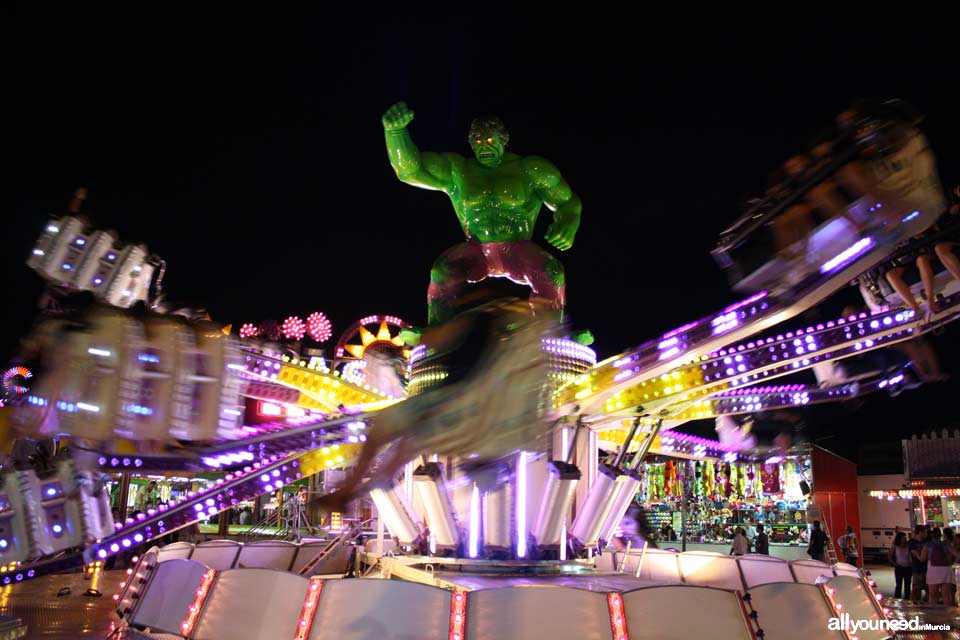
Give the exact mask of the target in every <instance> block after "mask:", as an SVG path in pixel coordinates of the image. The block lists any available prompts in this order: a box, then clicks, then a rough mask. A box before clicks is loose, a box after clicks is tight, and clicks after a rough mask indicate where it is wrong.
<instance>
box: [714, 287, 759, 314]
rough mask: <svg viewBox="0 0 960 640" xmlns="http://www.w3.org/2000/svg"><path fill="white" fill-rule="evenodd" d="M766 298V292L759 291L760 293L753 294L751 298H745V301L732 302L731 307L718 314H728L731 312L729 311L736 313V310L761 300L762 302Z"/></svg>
mask: <svg viewBox="0 0 960 640" xmlns="http://www.w3.org/2000/svg"><path fill="white" fill-rule="evenodd" d="M766 297H767V292H766V291H761V292H760V293H755V294H753V295H752V296H750V297H749V298H747V299H746V300H741V301H740V302H734V303H733V304H732V305H730V306H729V307H727V308H726V309H724V310H723V311H721V312H720V313H721V314H724V313H729V312H731V311H736V310H737V309H739V308H740V307H745V306H747V305H748V304H753V303H754V302H760V301H761V300H763V299H764V298H766Z"/></svg>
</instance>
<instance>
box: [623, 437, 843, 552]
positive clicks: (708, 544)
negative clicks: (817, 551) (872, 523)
mask: <svg viewBox="0 0 960 640" xmlns="http://www.w3.org/2000/svg"><path fill="white" fill-rule="evenodd" d="M651 450H652V451H653V452H654V453H652V454H650V455H648V456H647V458H646V459H645V460H644V462H643V463H642V464H641V465H640V468H639V471H640V472H641V473H640V475H641V476H642V478H643V481H642V483H641V486H640V491H639V492H638V495H637V497H636V501H637V502H638V503H639V504H641V505H642V506H643V507H644V510H645V512H646V515H647V519H648V524H649V526H650V528H651V529H652V530H653V531H654V532H655V535H656V538H657V540H658V543H659V544H660V546H661V547H662V546H668V547H669V546H676V548H678V549H680V548H681V547H682V546H683V543H684V542H685V543H686V550H688V551H716V552H721V553H728V552H729V550H730V545H731V542H732V540H733V536H734V533H735V531H736V529H737V528H738V527H742V528H743V529H744V530H745V531H746V533H747V537H748V538H751V539H752V538H754V537H756V535H757V528H756V527H757V525H763V527H764V530H765V531H766V533H767V534H768V535H769V538H770V554H771V555H773V556H777V557H781V558H783V559H786V560H795V559H802V558H807V553H806V549H807V545H808V543H809V531H810V525H811V523H812V522H813V521H814V520H820V521H821V524H822V525H823V526H824V528H825V529H826V531H827V534H828V535H829V536H830V538H831V540H833V541H834V543H835V540H836V538H837V537H839V536H840V535H841V534H842V533H843V532H844V531H845V530H846V527H847V526H852V527H854V530H859V513H858V507H857V504H858V502H857V484H856V465H855V464H854V463H852V462H850V461H848V460H845V459H843V458H840V457H839V456H837V455H835V454H833V453H831V452H829V451H827V450H826V449H823V448H821V447H818V446H815V445H809V444H804V445H799V446H796V447H793V448H792V449H790V450H788V451H786V452H785V453H783V454H782V455H779V454H778V455H773V454H770V453H767V454H762V453H760V452H759V451H758V450H746V451H734V450H732V447H727V446H726V445H724V444H723V443H720V442H718V441H715V440H708V439H706V438H700V437H698V436H693V435H689V434H685V433H680V432H677V431H668V432H665V433H663V434H662V435H660V436H658V437H657V439H656V440H655V442H654V445H653V447H652V448H651ZM685 499H686V500H685ZM684 534H686V535H685V536H684ZM684 537H685V538H686V540H685V541H684ZM670 543H675V544H674V545H671V544H670Z"/></svg>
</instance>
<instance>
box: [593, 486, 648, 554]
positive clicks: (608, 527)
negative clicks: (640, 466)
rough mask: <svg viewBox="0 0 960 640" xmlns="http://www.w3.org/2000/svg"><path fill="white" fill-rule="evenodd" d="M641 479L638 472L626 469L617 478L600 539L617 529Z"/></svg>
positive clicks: (608, 537) (607, 536) (604, 538)
mask: <svg viewBox="0 0 960 640" xmlns="http://www.w3.org/2000/svg"><path fill="white" fill-rule="evenodd" d="M642 479H643V478H642V477H641V476H640V474H639V473H637V472H636V471H633V470H627V471H626V472H625V473H624V475H622V476H620V477H618V478H617V482H616V485H615V486H614V492H615V495H614V498H613V503H612V506H611V507H610V513H609V515H608V516H607V520H606V522H604V524H603V527H601V529H600V539H601V540H610V538H611V536H612V535H613V532H614V531H616V529H617V525H619V524H620V521H621V520H623V516H624V515H625V514H626V513H627V509H629V508H630V503H631V502H632V501H633V496H635V495H636V494H637V489H639V488H640V481H641V480H642Z"/></svg>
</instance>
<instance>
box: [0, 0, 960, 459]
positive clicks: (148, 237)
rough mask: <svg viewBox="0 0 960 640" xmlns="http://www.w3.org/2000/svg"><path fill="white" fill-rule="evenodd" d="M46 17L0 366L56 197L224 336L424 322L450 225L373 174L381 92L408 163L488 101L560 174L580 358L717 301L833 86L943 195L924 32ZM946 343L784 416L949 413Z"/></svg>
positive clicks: (856, 427) (951, 54)
mask: <svg viewBox="0 0 960 640" xmlns="http://www.w3.org/2000/svg"><path fill="white" fill-rule="evenodd" d="M73 11H77V10H76V9H74V10H73ZM49 13H50V10H46V11H45V12H44V13H39V12H38V13H36V14H30V13H29V12H27V13H24V12H19V14H18V15H14V16H12V20H11V21H9V22H8V27H9V41H10V42H11V43H12V46H13V51H14V52H15V53H14V55H13V58H12V59H11V60H9V62H11V63H12V64H9V65H8V74H7V79H6V83H5V84H6V89H7V91H5V92H4V94H5V100H4V103H5V106H6V107H7V109H6V111H7V115H6V117H5V122H6V125H7V127H6V128H7V130H8V133H7V136H6V138H7V139H8V140H11V139H12V141H13V143H12V144H11V145H7V147H6V151H7V156H8V158H7V160H8V161H7V163H6V164H7V167H8V168H7V169H6V171H5V173H6V177H7V178H8V179H7V180H6V181H5V182H6V183H7V184H8V192H12V194H13V198H12V200H13V202H12V208H10V209H8V213H7V215H5V216H4V221H5V225H4V226H5V227H6V233H4V234H3V238H2V241H0V242H2V245H0V248H2V258H3V278H4V280H3V287H4V289H5V292H4V293H5V301H6V305H5V309H6V313H4V317H3V333H2V334H0V358H2V360H3V362H6V361H7V359H8V358H9V356H10V353H11V351H12V349H13V347H14V346H15V344H16V341H17V340H18V339H19V337H20V336H21V335H22V334H23V333H24V332H26V330H27V329H28V328H29V326H30V323H31V322H32V320H33V318H34V307H35V303H36V300H37V296H38V295H39V293H40V291H41V289H42V284H41V281H40V279H39V277H38V276H37V275H36V274H34V273H33V272H32V271H30V270H29V269H28V268H27V267H26V265H25V264H24V262H25V260H26V258H27V256H28V254H29V252H30V249H31V247H32V245H33V242H34V241H35V239H36V237H37V236H38V234H39V233H40V231H41V229H42V226H43V224H44V222H45V221H46V219H47V216H48V215H49V214H50V213H54V212H55V213H60V212H62V211H63V210H64V209H65V207H66V204H67V203H68V202H69V199H70V196H71V193H72V191H73V189H75V188H76V187H78V186H86V187H88V188H89V190H90V198H89V200H88V201H87V203H86V205H85V208H84V213H85V214H86V215H88V216H90V217H92V218H93V220H94V222H95V224H96V225H97V226H98V227H101V228H113V229H116V230H117V231H118V232H119V234H120V237H121V239H123V240H126V241H142V242H145V243H147V244H148V246H149V247H150V249H151V250H152V251H153V252H155V253H157V254H159V255H160V256H162V257H163V258H164V259H166V261H167V263H168V268H167V275H166V279H165V282H164V284H165V289H166V292H167V295H168V297H169V298H171V299H174V300H177V301H182V302H183V303H185V304H192V305H196V306H204V307H206V308H207V309H209V311H210V312H211V314H212V315H213V317H214V319H216V320H219V321H221V322H223V323H224V324H226V323H229V322H232V323H234V326H235V327H236V326H239V323H242V322H248V321H251V322H258V321H260V320H263V319H266V318H276V319H282V318H284V317H286V316H287V315H291V314H299V315H301V317H303V316H304V315H306V314H309V313H310V312H312V311H316V310H321V311H323V312H325V313H326V314H327V315H328V316H329V317H330V318H331V320H332V321H333V323H334V332H335V336H336V335H339V331H340V330H343V329H344V328H345V327H346V326H347V325H348V324H350V323H351V322H353V321H354V320H356V319H359V318H360V317H362V316H364V315H367V314H371V313H389V314H393V315H399V316H401V317H403V318H405V319H407V320H408V321H410V322H412V323H413V324H422V323H424V322H425V319H426V306H425V297H426V286H427V281H428V273H429V268H430V265H431V263H432V262H433V260H434V259H435V258H436V256H437V255H439V254H440V253H441V252H442V251H443V250H444V249H446V248H447V247H449V246H451V245H452V244H455V243H457V242H459V241H461V240H462V232H461V230H460V228H459V224H458V223H457V220H456V217H455V215H454V213H453V210H452V207H451V205H450V203H449V201H448V200H447V198H446V197H445V196H444V195H443V194H441V193H437V192H429V191H423V190H418V189H415V188H413V187H410V186H407V185H404V184H401V183H400V182H399V181H397V179H396V178H395V176H394V174H393V172H392V170H391V168H390V165H389V163H388V162H387V158H386V154H385V151H384V145H383V133H382V127H381V125H380V116H381V114H382V112H383V111H384V110H385V109H386V108H387V107H388V106H390V104H392V103H393V102H395V101H397V100H405V101H407V102H408V104H409V105H410V106H411V107H412V108H413V109H414V110H415V111H416V119H415V121H414V123H413V125H412V128H411V131H412V134H413V137H414V140H415V141H416V142H417V144H418V145H419V146H420V148H421V149H425V150H436V151H457V152H460V153H464V154H466V153H469V149H468V146H467V143H466V133H467V129H468V126H469V123H470V120H471V119H472V118H473V117H474V116H477V115H482V114H486V113H491V112H492V113H496V114H498V115H499V116H500V117H501V118H502V119H503V120H504V122H505V123H506V125H507V127H508V128H509V129H510V132H511V140H510V150H512V151H514V152H517V153H520V154H524V155H525V154H537V155H542V156H544V157H546V158H549V159H550V160H552V161H553V162H554V163H555V164H556V165H557V166H558V167H559V168H560V170H561V171H562V173H563V174H564V176H565V177H566V179H567V180H568V182H569V183H570V185H571V187H572V188H573V190H574V191H575V192H576V193H577V194H578V195H579V196H580V197H581V198H582V200H583V203H584V205H583V218H582V224H581V227H580V231H579V233H578V235H577V238H576V242H575V244H574V247H573V249H571V250H570V251H568V252H566V253H563V254H562V255H561V259H562V261H563V263H564V264H565V266H566V270H567V283H568V284H567V298H568V303H569V306H568V310H569V317H570V319H571V321H572V322H573V324H574V326H576V327H578V328H589V329H590V330H592V331H593V332H594V334H595V335H596V338H597V341H596V343H595V345H594V348H596V349H597V350H598V352H599V354H600V356H601V357H606V356H610V355H613V354H615V353H617V352H619V351H621V350H623V349H624V348H627V347H630V346H633V345H637V344H639V343H641V342H644V341H645V340H648V339H651V338H653V337H655V336H657V335H659V334H661V333H663V332H664V331H666V330H669V329H671V328H674V327H676V326H679V325H681V324H683V323H685V322H688V321H690V320H693V319H695V318H699V317H702V316H705V315H707V314H709V313H711V312H713V311H716V310H718V309H719V308H722V307H723V306H724V305H726V304H728V303H730V302H732V301H734V300H736V299H738V297H737V296H736V295H735V294H733V293H731V292H730V291H729V288H728V286H727V282H726V279H725V276H724V275H723V273H722V272H721V271H720V270H719V268H717V267H716V266H715V264H714V263H713V261H712V259H711V257H710V255H709V250H710V249H711V248H712V246H713V243H714V241H715V239H716V236H717V234H718V232H719V231H720V230H721V229H722V228H723V227H724V226H725V225H726V224H727V223H729V222H731V221H732V220H733V219H734V218H736V217H737V215H738V213H739V212H738V203H739V202H740V201H741V199H742V198H743V197H744V196H746V195H748V194H750V193H754V192H760V191H762V190H763V189H764V188H765V186H766V177H767V174H768V173H769V172H770V171H771V170H773V169H774V168H775V167H776V165H777V164H779V163H781V162H782V161H784V160H785V159H786V158H787V157H789V156H790V155H792V154H793V153H795V152H798V151H803V150H805V148H806V147H807V145H808V144H809V143H810V141H811V140H812V139H813V138H814V137H815V136H816V135H817V134H818V133H819V132H820V131H821V130H822V129H824V128H825V127H826V126H827V125H829V123H830V122H831V121H832V118H833V116H834V114H836V113H837V112H839V111H841V110H842V109H843V108H845V107H846V106H848V104H849V103H850V102H851V101H852V100H853V99H855V98H857V97H862V96H864V97H871V96H872V97H879V98H893V97H899V98H903V99H905V100H907V101H908V102H910V103H912V104H913V105H914V106H915V107H916V108H917V109H918V110H919V111H920V112H921V113H924V114H926V116H927V119H926V122H925V124H924V125H923V128H924V129H925V131H926V133H927V134H928V136H929V138H930V140H931V142H932V145H933V147H934V150H935V152H936V154H937V158H938V162H939V168H940V173H941V177H942V179H943V181H944V183H945V184H954V183H956V182H958V181H960V154H958V150H960V124H958V118H957V114H958V113H960V106H958V95H957V94H958V92H957V89H956V85H957V82H956V80H957V75H958V74H957V57H956V46H955V42H956V40H955V39H954V40H953V42H954V46H953V47H951V46H950V44H949V43H950V37H948V36H949V34H947V33H946V32H944V33H943V34H938V33H936V31H932V30H931V29H930V27H934V28H935V27H936V25H926V26H924V28H923V29H919V28H913V27H909V26H905V25H902V24H901V23H899V22H898V23H896V24H897V26H898V28H901V29H902V30H901V31H900V32H895V31H893V30H892V28H891V26H889V25H891V22H890V21H889V20H885V21H884V22H885V24H887V25H888V27H887V29H886V30H880V29H878V28H876V27H875V26H870V25H868V24H867V23H866V22H858V23H856V24H853V23H852V24H850V25H837V24H834V23H831V24H830V25H825V24H817V23H810V24H809V26H806V27H802V28H798V29H797V31H796V32H795V33H792V34H787V33H785V32H784V31H782V30H781V26H778V27H776V28H769V27H764V28H761V27H756V28H747V27H743V28H740V29H738V30H730V29H716V30H714V29H713V28H712V27H710V28H709V29H708V27H707V26H702V27H699V28H697V27H694V26H693V25H689V24H686V23H681V24H673V25H671V24H665V23H662V22H661V21H659V20H658V21H650V22H642V23H628V22H627V21H625V20H624V19H623V18H622V17H621V18H618V17H617V16H613V15H611V16H609V17H606V18H603V19H600V18H599V17H598V18H597V20H596V22H595V24H594V26H587V23H588V22H591V20H588V19H581V18H580V17H576V16H571V17H570V19H569V20H568V21H566V22H562V21H557V22H549V23H547V22H541V21H540V19H533V18H529V17H523V18H521V17H515V16H510V15H506V14H502V15H500V14H496V13H494V12H493V11H491V12H490V13H489V14H488V15H486V16H484V17H483V18H482V19H481V18H476V19H469V18H465V17H445V18H444V19H442V20H440V19H437V18H436V17H435V18H434V20H432V21H421V20H416V19H414V18H401V19H396V20H390V19H389V16H381V17H377V14H373V12H372V9H371V11H370V13H369V15H366V16H359V15H357V16H349V17H340V16H334V15H331V14H318V15H312V16H299V15H293V14H277V15H273V16H260V15H246V16H244V17H242V18H241V19H240V20H239V21H236V20H234V19H230V20H228V19H227V18H226V17H225V16H219V17H216V18H215V19H213V20H207V19H206V18H204V19H203V20H200V19H199V18H198V17H197V16H194V15H187V14H184V15H176V14H173V13H171V14H169V15H152V14H143V15H132V14H131V15H118V14H110V15H106V14H105V15H93V14H90V13H79V12H78V13H76V14H75V15H71V14H63V13H58V14H57V15H56V16H55V17H54V16H51V15H49ZM398 13H402V12H400V11H398ZM704 21H705V22H706V23H709V20H706V19H705V18H704ZM854 34H855V35H854ZM952 37H953V38H955V37H956V36H955V34H954V35H953V36H952ZM951 49H952V50H951ZM549 222H550V215H549V211H547V210H546V209H544V213H542V214H541V218H540V221H539V223H538V225H537V237H536V239H537V240H538V241H541V242H542V235H543V231H544V230H545V228H546V226H547V224H548V223H549ZM543 244H545V243H543ZM741 297H742V296H741ZM852 299H853V298H851V297H850V296H849V295H848V296H846V297H844V296H840V297H838V299H836V300H834V301H831V302H830V303H828V304H825V305H823V306H822V307H821V308H820V309H817V310H816V311H815V312H814V315H819V317H823V318H826V317H829V316H832V315H834V314H835V313H836V312H837V311H838V310H839V308H840V307H841V306H842V304H843V302H846V301H848V300H852ZM814 315H811V317H814ZM803 321H805V320H803ZM803 321H798V322H797V324H798V323H799V322H803ZM957 331H958V329H957V328H949V329H948V330H947V331H946V332H945V333H944V334H943V335H940V336H938V337H936V338H934V340H935V344H936V345H937V347H938V349H939V350H940V353H941V355H942V357H943V359H944V360H945V362H944V368H945V369H946V370H947V371H948V372H950V373H952V374H953V376H954V379H953V380H952V381H950V382H947V383H945V384H940V385H936V386H932V387H929V388H925V389H920V390H917V391H912V392H906V393H904V394H903V395H901V396H900V397H898V398H895V399H893V398H888V397H885V396H884V397H881V396H876V397H872V398H870V399H869V400H868V401H867V402H866V403H865V404H863V405H862V406H859V407H858V408H857V409H856V410H854V409H853V408H852V407H827V408H822V409H810V410H808V411H807V412H806V416H805V418H806V422H807V424H808V427H809V429H810V434H811V436H812V437H813V438H815V439H819V438H827V439H824V440H821V442H822V443H823V444H824V445H825V446H828V447H830V448H833V449H836V450H838V451H840V452H841V453H844V454H846V455H848V456H851V457H855V456H856V447H857V444H858V443H859V442H862V441H870V440H874V439H878V440H882V439H891V438H892V439H898V438H899V437H901V436H903V435H909V434H911V433H917V432H921V431H926V430H929V428H930V427H932V426H945V425H947V424H954V425H957V424H958V423H960V420H957V417H958V416H960V408H958V405H957V402H956V398H955V396H956V394H957V392H958V390H960V387H958V384H960V382H958V381H960V365H958V364H957V362H958V357H960V349H958V347H957V346H956V345H957V342H958V341H957V339H956V336H957ZM698 428H699V429H701V430H703V429H705V430H707V431H712V424H708V423H702V424H700V425H698ZM704 433H706V431H704ZM831 435H833V437H828V436H831Z"/></svg>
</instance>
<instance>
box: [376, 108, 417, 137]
mask: <svg viewBox="0 0 960 640" xmlns="http://www.w3.org/2000/svg"><path fill="white" fill-rule="evenodd" d="M382 120H383V128H384V129H386V130H387V131H400V130H401V129H406V128H407V125H408V124H410V123H411V122H412V121H413V111H412V110H411V109H410V107H408V106H407V103H406V102H398V103H397V104H395V105H393V106H392V107H390V108H389V109H387V112H386V113H384V114H383V118H382Z"/></svg>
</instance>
